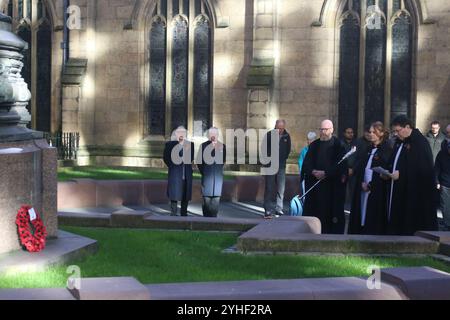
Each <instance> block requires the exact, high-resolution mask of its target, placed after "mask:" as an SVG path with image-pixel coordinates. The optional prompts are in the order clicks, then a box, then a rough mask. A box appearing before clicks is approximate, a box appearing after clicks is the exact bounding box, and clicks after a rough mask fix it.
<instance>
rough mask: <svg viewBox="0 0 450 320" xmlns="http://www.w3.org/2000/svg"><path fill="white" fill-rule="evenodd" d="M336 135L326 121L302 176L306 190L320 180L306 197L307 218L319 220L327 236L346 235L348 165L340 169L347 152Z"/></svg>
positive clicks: (308, 157) (310, 151) (312, 148)
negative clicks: (345, 205)
mask: <svg viewBox="0 0 450 320" xmlns="http://www.w3.org/2000/svg"><path fill="white" fill-rule="evenodd" d="M333 132H334V128H333V123H332V122H331V121H330V120H325V121H323V122H322V125H321V128H320V139H319V140H316V141H314V142H313V143H312V144H311V145H310V146H309V151H308V153H307V155H306V158H305V161H304V162H303V168H302V176H304V177H305V182H306V190H309V189H310V188H311V187H312V186H313V185H314V184H315V183H317V181H319V180H321V182H320V184H319V185H318V186H317V187H316V188H315V189H313V191H312V192H311V193H309V194H308V195H307V196H306V200H305V206H304V215H305V216H313V217H317V218H319V219H320V221H321V223H322V233H324V234H327V233H328V234H343V233H344V229H345V213H344V203H345V191H346V188H345V182H346V172H347V163H346V161H344V162H342V163H341V164H340V165H338V162H339V161H340V160H341V159H342V158H343V157H344V155H345V148H344V146H343V145H342V143H341V142H340V141H339V139H337V138H336V137H334V136H333Z"/></svg>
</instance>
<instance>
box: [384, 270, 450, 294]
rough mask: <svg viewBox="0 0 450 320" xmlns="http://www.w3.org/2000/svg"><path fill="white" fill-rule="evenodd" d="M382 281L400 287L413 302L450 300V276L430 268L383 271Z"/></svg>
mask: <svg viewBox="0 0 450 320" xmlns="http://www.w3.org/2000/svg"><path fill="white" fill-rule="evenodd" d="M381 280H382V281H383V282H387V283H390V284H392V285H395V286H398V287H400V288H401V289H402V290H403V292H404V293H405V294H406V295H407V296H408V297H409V298H410V299H412V300H450V274H448V273H446V272H443V271H439V270H436V269H432V268H429V267H419V268H389V269H382V270H381Z"/></svg>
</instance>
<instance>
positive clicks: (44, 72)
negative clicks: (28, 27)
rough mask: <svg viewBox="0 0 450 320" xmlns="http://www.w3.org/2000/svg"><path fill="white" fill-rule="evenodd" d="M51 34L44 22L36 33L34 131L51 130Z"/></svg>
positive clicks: (48, 26)
mask: <svg viewBox="0 0 450 320" xmlns="http://www.w3.org/2000/svg"><path fill="white" fill-rule="evenodd" d="M51 57H52V32H51V28H50V25H49V24H48V23H47V22H44V23H43V24H41V25H40V26H39V30H38V32H37V79H36V110H37V114H36V129H37V130H38V131H44V132H50V130H51V123H50V120H51V77H52V70H51V65H52V61H51Z"/></svg>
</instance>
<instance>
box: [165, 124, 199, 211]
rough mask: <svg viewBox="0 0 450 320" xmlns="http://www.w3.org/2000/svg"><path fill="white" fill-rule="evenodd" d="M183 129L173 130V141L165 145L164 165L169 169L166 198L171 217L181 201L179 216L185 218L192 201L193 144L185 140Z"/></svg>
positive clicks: (185, 133)
mask: <svg viewBox="0 0 450 320" xmlns="http://www.w3.org/2000/svg"><path fill="white" fill-rule="evenodd" d="M186 136H187V131H186V129H185V128H184V127H179V128H177V129H176V130H175V132H174V135H173V136H172V139H173V141H169V142H167V143H166V146H165V148H164V163H165V164H166V165H167V167H168V168H169V177H168V183H167V196H168V198H169V199H170V202H171V215H172V216H176V215H177V210H178V202H179V201H181V216H184V217H186V216H187V208H188V204H189V201H190V200H191V199H192V161H193V160H194V144H193V143H192V142H190V141H187V140H186Z"/></svg>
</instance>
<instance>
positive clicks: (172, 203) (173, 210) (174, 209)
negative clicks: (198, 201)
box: [170, 200, 189, 217]
mask: <svg viewBox="0 0 450 320" xmlns="http://www.w3.org/2000/svg"><path fill="white" fill-rule="evenodd" d="M188 204H189V201H187V200H183V201H181V216H182V217H187V215H188V214H187V208H188ZM170 211H171V213H170V215H171V216H176V215H177V213H178V201H170Z"/></svg>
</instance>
